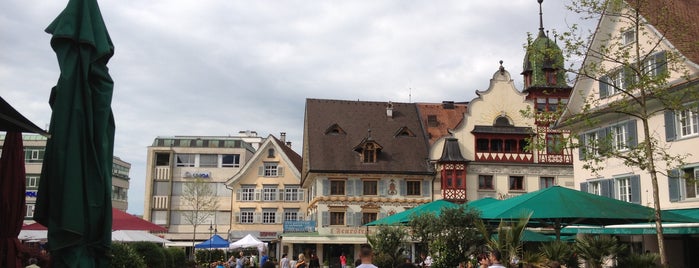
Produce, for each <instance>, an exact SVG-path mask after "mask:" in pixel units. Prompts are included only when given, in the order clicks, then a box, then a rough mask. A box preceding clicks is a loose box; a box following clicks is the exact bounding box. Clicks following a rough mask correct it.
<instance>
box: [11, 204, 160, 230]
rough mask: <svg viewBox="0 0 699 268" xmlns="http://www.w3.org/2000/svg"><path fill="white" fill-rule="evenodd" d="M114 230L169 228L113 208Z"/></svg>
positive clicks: (28, 227)
mask: <svg viewBox="0 0 699 268" xmlns="http://www.w3.org/2000/svg"><path fill="white" fill-rule="evenodd" d="M46 229H47V228H46V227H45V226H43V225H41V224H39V223H38V222H36V223H32V224H28V225H25V226H22V230H46ZM112 230H113V231H117V230H140V231H151V232H167V228H165V227H161V226H160V225H157V224H154V223H152V222H149V221H147V220H144V219H141V218H139V217H136V216H133V215H131V214H129V213H126V212H123V211H121V210H118V209H115V208H112Z"/></svg>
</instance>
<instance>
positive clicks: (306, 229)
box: [284, 221, 316, 233]
mask: <svg viewBox="0 0 699 268" xmlns="http://www.w3.org/2000/svg"><path fill="white" fill-rule="evenodd" d="M315 229H316V222H315V221H284V232H285V233H312V232H315Z"/></svg>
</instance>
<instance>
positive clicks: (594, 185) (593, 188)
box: [588, 181, 602, 195]
mask: <svg viewBox="0 0 699 268" xmlns="http://www.w3.org/2000/svg"><path fill="white" fill-rule="evenodd" d="M588 192H589V193H591V194H596V195H602V191H601V188H600V183H599V182H598V181H594V182H590V183H589V184H588Z"/></svg>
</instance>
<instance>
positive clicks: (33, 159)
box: [24, 148, 44, 163]
mask: <svg viewBox="0 0 699 268" xmlns="http://www.w3.org/2000/svg"><path fill="white" fill-rule="evenodd" d="M43 160H44V148H25V149H24V161H25V162H27V163H38V162H41V161H43Z"/></svg>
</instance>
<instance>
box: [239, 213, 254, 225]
mask: <svg viewBox="0 0 699 268" xmlns="http://www.w3.org/2000/svg"><path fill="white" fill-rule="evenodd" d="M254 215H255V212H254V211H253V210H241V211H240V223H253V218H254Z"/></svg>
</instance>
